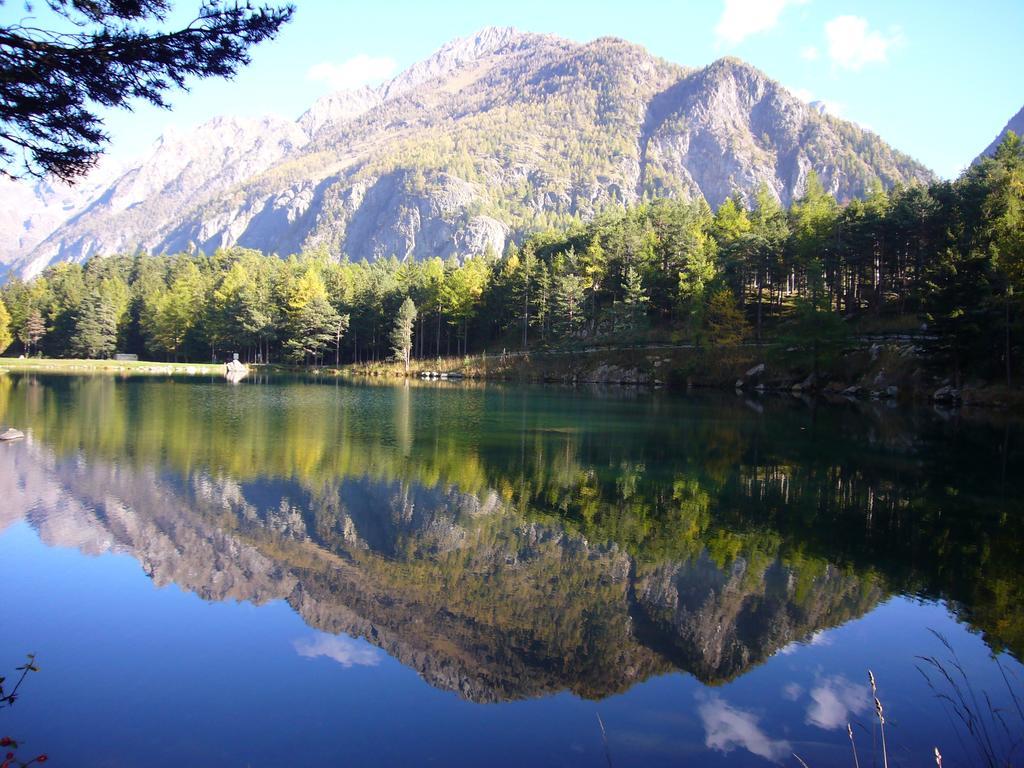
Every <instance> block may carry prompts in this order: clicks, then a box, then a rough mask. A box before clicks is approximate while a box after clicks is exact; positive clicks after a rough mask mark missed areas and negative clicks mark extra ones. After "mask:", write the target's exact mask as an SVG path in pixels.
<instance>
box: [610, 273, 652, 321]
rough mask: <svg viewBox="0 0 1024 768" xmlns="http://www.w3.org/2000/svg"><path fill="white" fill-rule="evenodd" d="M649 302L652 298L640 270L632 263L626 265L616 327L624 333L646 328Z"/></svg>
mask: <svg viewBox="0 0 1024 768" xmlns="http://www.w3.org/2000/svg"><path fill="white" fill-rule="evenodd" d="M649 304H650V298H649V297H648V296H647V291H646V290H645V289H644V283H643V279H642V278H641V277H640V271H639V270H638V269H636V267H633V266H632V265H630V266H628V267H626V272H625V274H624V275H623V279H622V301H621V302H618V307H617V308H616V309H617V310H618V311H617V312H616V321H615V325H616V328H617V329H619V330H620V331H622V332H624V333H635V332H636V331H638V330H641V329H642V328H644V327H645V326H646V325H647V307H648V305H649Z"/></svg>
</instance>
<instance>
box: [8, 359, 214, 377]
mask: <svg viewBox="0 0 1024 768" xmlns="http://www.w3.org/2000/svg"><path fill="white" fill-rule="evenodd" d="M0 370H7V371H46V372H55V373H61V372H63V373H76V374H80V373H120V374H137V375H149V376H170V375H182V376H223V375H224V364H223V363H159V362H151V361H145V360H125V361H121V360H65V359H56V358H46V357H28V358H12V357H0Z"/></svg>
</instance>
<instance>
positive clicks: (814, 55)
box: [800, 45, 821, 61]
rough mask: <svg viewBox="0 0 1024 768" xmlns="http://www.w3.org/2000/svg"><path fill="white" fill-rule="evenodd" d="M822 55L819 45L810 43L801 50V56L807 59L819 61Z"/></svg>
mask: <svg viewBox="0 0 1024 768" xmlns="http://www.w3.org/2000/svg"><path fill="white" fill-rule="evenodd" d="M820 55H821V51H819V50H818V48H817V46H814V45H808V46H807V47H806V48H804V49H803V50H802V51H800V58H801V59H806V60H807V61H817V60H818V57H819V56H820Z"/></svg>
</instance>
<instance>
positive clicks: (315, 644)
mask: <svg viewBox="0 0 1024 768" xmlns="http://www.w3.org/2000/svg"><path fill="white" fill-rule="evenodd" d="M292 645H294V646H295V652H296V653H298V654H299V656H302V657H304V658H307V659H315V658H317V657H318V656H325V657H327V658H328V659H333V660H334V661H336V662H338V663H339V664H341V666H343V667H345V668H346V669H348V668H349V667H354V666H360V667H375V666H377V665H378V664H379V663H380V653H379V652H378V651H377V649H376V648H374V647H372V646H370V645H368V644H367V643H365V642H363V641H360V640H355V639H353V638H351V637H348V636H347V635H328V634H324V633H322V632H318V633H317V634H316V635H314V636H313V637H311V638H304V639H300V640H296V641H294V642H293V643H292Z"/></svg>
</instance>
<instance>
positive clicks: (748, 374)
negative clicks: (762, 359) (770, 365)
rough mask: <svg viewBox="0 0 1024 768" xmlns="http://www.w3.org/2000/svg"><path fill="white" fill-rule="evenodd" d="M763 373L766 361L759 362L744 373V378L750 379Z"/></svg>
mask: <svg viewBox="0 0 1024 768" xmlns="http://www.w3.org/2000/svg"><path fill="white" fill-rule="evenodd" d="M762 373H764V363H758V364H757V365H755V366H754V367H753V368H751V369H750V370H749V371H747V372H746V373H744V374H743V378H745V379H750V378H753V377H754V376H760V375H761V374H762Z"/></svg>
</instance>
